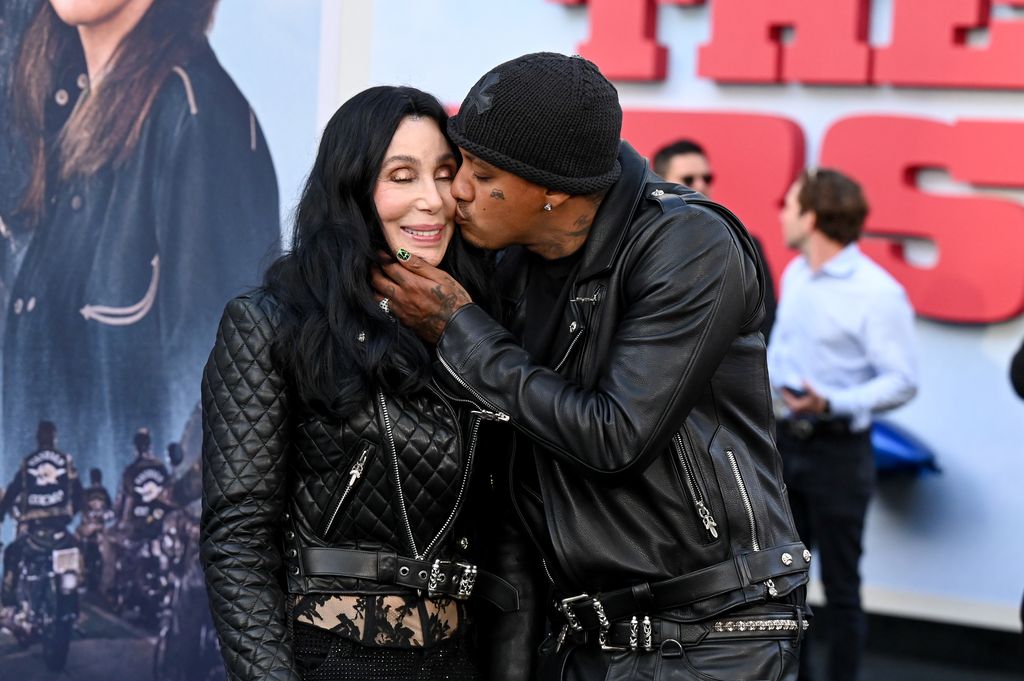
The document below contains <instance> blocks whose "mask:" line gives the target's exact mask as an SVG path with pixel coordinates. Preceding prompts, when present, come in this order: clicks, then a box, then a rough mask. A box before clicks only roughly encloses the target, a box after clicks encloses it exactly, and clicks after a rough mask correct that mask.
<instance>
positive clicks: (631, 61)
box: [550, 0, 704, 80]
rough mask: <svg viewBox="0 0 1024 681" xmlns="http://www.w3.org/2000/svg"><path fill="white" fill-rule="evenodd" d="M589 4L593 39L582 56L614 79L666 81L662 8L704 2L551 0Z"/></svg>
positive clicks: (585, 44)
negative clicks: (660, 30)
mask: <svg viewBox="0 0 1024 681" xmlns="http://www.w3.org/2000/svg"><path fill="white" fill-rule="evenodd" d="M550 2H555V3H558V4H560V5H587V7H588V8H589V10H590V37H589V38H588V39H587V41H586V42H583V43H580V45H579V47H578V48H577V49H578V50H579V53H580V55H581V56H584V57H586V58H587V59H589V60H590V61H592V62H594V63H595V64H597V65H598V66H599V67H600V69H601V72H602V73H603V74H604V75H605V76H607V77H608V78H609V79H610V80H665V66H666V64H667V62H668V49H667V48H666V47H665V46H664V45H661V44H659V43H658V40H657V34H658V5H659V4H662V5H702V4H704V0H550Z"/></svg>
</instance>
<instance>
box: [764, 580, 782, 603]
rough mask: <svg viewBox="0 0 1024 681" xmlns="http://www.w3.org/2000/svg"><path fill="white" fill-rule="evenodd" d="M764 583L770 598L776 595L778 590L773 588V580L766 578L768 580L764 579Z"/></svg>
mask: <svg viewBox="0 0 1024 681" xmlns="http://www.w3.org/2000/svg"><path fill="white" fill-rule="evenodd" d="M764 585H765V586H766V587H768V595H769V596H771V597H772V598H775V597H776V596H778V595H779V590H778V589H776V588H775V582H773V581H772V580H770V579H768V580H765V583H764Z"/></svg>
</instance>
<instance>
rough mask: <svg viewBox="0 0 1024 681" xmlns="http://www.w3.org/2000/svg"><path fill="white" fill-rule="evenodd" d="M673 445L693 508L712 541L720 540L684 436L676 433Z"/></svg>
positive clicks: (716, 525)
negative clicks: (687, 452) (688, 455)
mask: <svg viewBox="0 0 1024 681" xmlns="http://www.w3.org/2000/svg"><path fill="white" fill-rule="evenodd" d="M672 444H673V445H675V448H676V457H678V459H679V463H680V464H681V465H682V467H683V477H684V478H686V486H687V488H688V489H689V490H690V499H691V500H692V501H693V506H694V509H695V510H696V511H697V515H698V516H699V517H700V520H701V522H702V523H703V524H704V531H705V532H707V533H708V534H709V535H710V536H711V538H712V539H718V523H717V522H715V518H714V516H712V515H711V509H709V508H708V506H707V504H706V503H705V499H704V493H703V492H702V491H701V489H700V486H699V485H698V484H697V475H696V473H694V470H693V466H691V465H690V461H689V459H687V458H686V447H685V446H684V445H683V436H682V435H680V434H679V433H676V434H675V437H673V438H672Z"/></svg>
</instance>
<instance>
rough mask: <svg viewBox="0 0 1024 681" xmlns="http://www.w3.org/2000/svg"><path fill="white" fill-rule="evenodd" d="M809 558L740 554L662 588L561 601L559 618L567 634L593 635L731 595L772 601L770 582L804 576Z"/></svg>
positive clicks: (795, 552)
mask: <svg viewBox="0 0 1024 681" xmlns="http://www.w3.org/2000/svg"><path fill="white" fill-rule="evenodd" d="M810 561H811V553H810V551H808V550H807V549H806V547H804V545H803V544H802V543H800V542H795V543H793V544H784V545H782V546H773V547H771V548H768V549H764V550H762V551H752V552H748V553H741V554H738V555H736V556H734V557H733V559H732V560H727V561H724V562H722V563H718V564H717V565H712V566H710V567H706V568H704V569H702V570H697V571H695V572H691V573H689V574H686V575H682V576H680V577H673V578H672V579H666V580H665V581H662V582H655V583H654V584H649V583H647V582H645V583H643V584H637V585H635V586H632V587H629V588H626V589H617V590H615V591H606V592H602V593H599V594H597V595H596V596H590V595H588V594H585V593H584V594H579V595H578V596H570V597H569V598H565V599H562V601H561V602H560V603H559V604H558V609H559V612H560V613H561V615H562V617H564V618H565V623H566V624H567V625H568V627H569V628H570V630H575V631H580V630H584V629H589V630H594V629H601V628H603V627H606V626H608V623H609V622H614V621H616V620H622V619H628V618H629V617H631V616H632V615H642V614H644V613H652V612H659V611H661V610H669V609H672V608H679V607H683V606H686V605H690V604H692V603H696V602H699V601H703V600H706V599H709V598H713V597H715V596H720V595H722V594H726V593H730V592H733V591H742V592H746V593H747V595H748V596H749V598H746V599H745V600H747V601H756V600H759V599H763V597H764V596H765V595H771V596H775V595H776V594H775V593H772V591H774V589H775V587H774V584H773V583H772V579H774V578H776V577H782V576H785V575H793V574H798V573H800V572H807V570H808V563H810Z"/></svg>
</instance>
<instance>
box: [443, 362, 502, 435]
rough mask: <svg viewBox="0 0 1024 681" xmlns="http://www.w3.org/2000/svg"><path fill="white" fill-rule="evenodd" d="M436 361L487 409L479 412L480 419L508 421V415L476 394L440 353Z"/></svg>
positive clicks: (474, 389)
mask: <svg viewBox="0 0 1024 681" xmlns="http://www.w3.org/2000/svg"><path fill="white" fill-rule="evenodd" d="M437 359H438V361H440V362H441V366H443V367H444V370H445V371H447V372H448V374H449V375H451V377H452V378H454V379H455V380H456V382H458V384H459V385H461V386H462V387H463V388H465V389H466V390H467V391H468V392H469V393H470V394H472V395H473V396H474V397H475V398H477V399H478V400H480V404H481V405H483V406H484V407H487V408H486V409H481V410H479V412H478V413H479V415H480V417H481V418H485V419H488V420H492V421H508V420H509V416H508V414H506V413H505V412H503V411H501V410H500V409H498V408H497V407H495V406H494V405H493V404H491V403H490V402H488V401H487V400H485V399H484V396H483V395H481V394H480V393H479V392H477V390H476V388H474V387H473V386H471V385H470V384H469V383H466V382H465V381H464V380H462V377H461V376H459V375H458V374H457V373H455V370H454V369H452V366H451V365H450V364H448V360H446V359H445V358H444V357H443V356H442V355H441V353H437Z"/></svg>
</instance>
